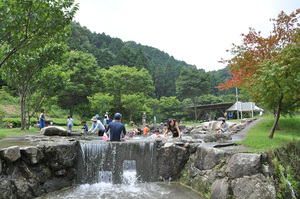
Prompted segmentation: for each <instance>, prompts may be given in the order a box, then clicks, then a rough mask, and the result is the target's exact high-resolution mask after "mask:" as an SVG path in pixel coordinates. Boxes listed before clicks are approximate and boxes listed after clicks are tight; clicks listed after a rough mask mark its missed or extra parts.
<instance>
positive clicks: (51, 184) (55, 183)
mask: <svg viewBox="0 0 300 199" xmlns="http://www.w3.org/2000/svg"><path fill="white" fill-rule="evenodd" d="M71 185H72V182H71V181H69V180H68V179H66V178H62V177H56V178H53V179H51V180H48V181H46V182H45V184H44V185H43V187H42V188H43V189H44V190H45V191H46V192H47V193H49V192H53V191H56V190H60V189H62V188H65V187H69V186H71Z"/></svg>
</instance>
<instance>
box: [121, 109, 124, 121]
mask: <svg viewBox="0 0 300 199" xmlns="http://www.w3.org/2000/svg"><path fill="white" fill-rule="evenodd" d="M121 115H122V118H121V122H122V123H124V108H123V107H122V108H121Z"/></svg>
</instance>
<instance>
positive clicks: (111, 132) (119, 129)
mask: <svg viewBox="0 0 300 199" xmlns="http://www.w3.org/2000/svg"><path fill="white" fill-rule="evenodd" d="M121 118H122V115H121V114H120V113H116V114H115V115H114V121H113V122H111V123H109V124H108V126H107V129H106V131H105V132H106V133H107V134H108V137H109V141H121V140H122V138H123V137H124V136H125V135H126V129H125V126H124V124H122V123H121Z"/></svg>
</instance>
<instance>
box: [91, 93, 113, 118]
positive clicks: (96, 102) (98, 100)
mask: <svg viewBox="0 0 300 199" xmlns="http://www.w3.org/2000/svg"><path fill="white" fill-rule="evenodd" d="M88 100H89V102H90V104H91V107H92V109H93V110H94V111H95V112H96V113H98V112H99V113H100V115H101V116H103V115H104V111H105V112H109V111H110V109H111V108H113V106H112V104H111V101H112V100H113V97H112V96H110V95H109V94H108V93H96V94H95V95H93V96H92V97H88Z"/></svg>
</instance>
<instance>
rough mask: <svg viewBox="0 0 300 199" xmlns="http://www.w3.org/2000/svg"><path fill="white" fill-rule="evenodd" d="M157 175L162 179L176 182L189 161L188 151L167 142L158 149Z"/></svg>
mask: <svg viewBox="0 0 300 199" xmlns="http://www.w3.org/2000/svg"><path fill="white" fill-rule="evenodd" d="M158 154H159V155H158V162H157V164H158V174H159V175H160V176H161V177H162V178H163V179H172V180H176V179H177V178H178V177H180V173H181V171H182V169H183V168H184V166H185V164H186V162H187V161H188V159H189V155H190V154H189V150H187V149H186V148H185V147H180V146H178V145H177V144H176V143H169V142H167V143H166V144H165V145H164V147H161V148H159V149H158Z"/></svg>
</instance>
